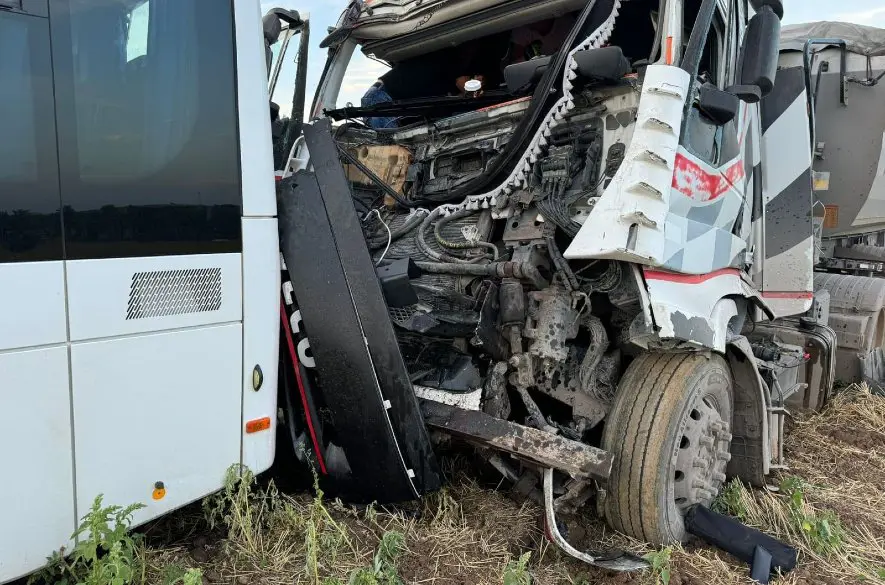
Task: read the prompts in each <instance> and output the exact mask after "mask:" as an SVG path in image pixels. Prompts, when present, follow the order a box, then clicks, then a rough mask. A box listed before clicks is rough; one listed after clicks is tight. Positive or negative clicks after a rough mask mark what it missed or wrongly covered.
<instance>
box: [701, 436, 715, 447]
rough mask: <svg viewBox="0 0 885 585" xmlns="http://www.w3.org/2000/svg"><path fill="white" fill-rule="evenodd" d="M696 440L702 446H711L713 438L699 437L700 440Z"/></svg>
mask: <svg viewBox="0 0 885 585" xmlns="http://www.w3.org/2000/svg"><path fill="white" fill-rule="evenodd" d="M698 442H699V443H700V444H701V445H703V446H704V447H710V448H712V447H713V439H712V438H711V437H701V440H700V441H698Z"/></svg>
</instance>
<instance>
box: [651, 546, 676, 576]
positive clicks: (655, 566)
mask: <svg viewBox="0 0 885 585" xmlns="http://www.w3.org/2000/svg"><path fill="white" fill-rule="evenodd" d="M672 555H673V549H672V548H670V547H666V548H662V549H661V550H659V551H655V552H651V553H648V554H647V555H645V557H644V558H645V560H647V561H648V562H649V564H651V574H652V576H653V577H654V580H655V585H670V572H671V571H670V557H671V556H672Z"/></svg>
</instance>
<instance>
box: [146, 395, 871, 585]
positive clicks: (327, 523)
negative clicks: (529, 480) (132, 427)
mask: <svg viewBox="0 0 885 585" xmlns="http://www.w3.org/2000/svg"><path fill="white" fill-rule="evenodd" d="M786 452H787V456H788V461H789V463H790V465H791V467H792V469H791V470H789V471H787V472H784V473H782V474H781V475H779V476H777V477H774V478H772V483H773V484H776V485H778V486H780V489H771V490H751V489H748V488H746V487H744V486H743V485H740V484H739V483H737V482H734V483H732V484H730V485H729V487H728V489H727V490H726V491H725V493H724V494H723V495H722V496H721V497H720V500H719V501H718V502H717V506H719V507H720V508H721V509H723V510H727V511H728V512H729V513H731V514H732V515H735V516H737V517H739V518H740V519H741V520H743V521H744V522H746V523H747V524H749V525H751V526H754V527H757V528H760V529H762V530H764V531H766V532H767V533H769V534H771V535H773V536H776V537H778V538H781V539H783V540H785V541H787V542H789V543H790V544H792V545H794V546H796V547H797V548H798V549H799V551H800V557H799V566H798V568H797V569H796V570H795V571H793V572H792V573H790V574H789V575H786V576H784V577H781V578H779V579H778V580H777V581H776V582H778V583H782V584H784V585H800V584H812V583H813V584H820V583H823V584H826V585H833V584H836V583H865V584H874V585H875V584H879V585H885V398H882V397H877V396H873V395H871V394H870V393H869V391H868V390H867V389H865V388H858V387H852V388H849V389H847V390H845V391H843V392H842V393H841V394H839V395H838V396H837V397H836V398H835V399H834V401H833V402H832V403H831V404H830V406H829V407H828V408H827V409H826V410H825V412H823V413H819V414H816V415H813V416H809V417H806V418H801V419H799V420H797V421H796V422H795V423H794V424H793V425H792V429H791V432H790V435H789V437H788V441H787V445H786ZM447 465H448V467H449V469H448V472H449V475H450V478H451V480H450V483H449V485H448V486H447V487H446V488H445V489H443V490H442V491H441V492H439V493H437V494H432V495H430V496H428V497H426V498H425V500H424V501H423V502H422V503H421V504H418V505H415V506H414V507H407V508H403V509H399V510H384V509H381V508H375V507H368V508H365V507H364V508H354V507H348V506H345V505H343V504H340V503H338V502H335V501H330V500H329V499H324V498H321V497H312V496H307V495H288V494H284V493H281V492H280V491H279V490H277V489H276V488H275V486H274V485H273V484H272V483H268V482H266V481H264V482H262V481H257V482H255V483H254V484H252V485H251V486H248V485H246V486H244V485H240V486H234V485H231V486H229V487H228V488H227V489H226V490H225V491H224V492H223V493H222V494H220V495H219V496H215V497H213V498H210V499H207V500H206V501H205V502H204V504H203V506H202V507H201V506H192V507H190V508H188V509H186V510H183V511H181V512H179V513H177V514H174V515H172V516H171V517H168V518H166V519H164V520H162V521H159V522H158V523H155V524H153V525H150V526H149V527H147V529H146V531H145V534H146V539H145V545H144V546H143V547H142V549H141V553H140V554H141V560H142V562H143V567H144V571H143V574H142V575H143V576H142V581H143V582H147V583H158V584H162V583H164V582H165V583H167V585H168V582H169V578H168V576H169V575H170V574H175V573H176V572H179V571H180V569H182V568H199V569H200V570H201V571H202V575H203V577H202V578H203V583H204V585H207V584H210V583H224V584H228V583H229V584H236V585H249V584H254V585H259V584H261V585H276V584H280V585H282V584H286V585H292V584H302V583H304V584H311V585H345V584H347V585H350V584H353V585H371V584H380V585H394V584H396V583H405V584H409V585H419V584H421V585H424V584H427V585H484V584H498V585H500V584H502V583H503V585H528V583H535V584H537V585H565V584H584V585H590V584H595V583H602V584H637V585H640V584H657V583H662V584H666V583H667V581H669V584H670V585H689V584H691V585H702V584H703V585H709V584H732V583H733V584H738V583H750V581H749V578H748V568H747V567H746V566H744V565H742V564H741V563H739V562H738V561H737V560H736V559H733V558H731V557H730V556H728V555H727V554H725V553H723V552H721V551H718V550H714V549H711V548H709V547H705V546H701V545H698V544H695V545H689V546H687V547H685V548H678V547H677V548H674V549H665V550H663V551H653V550H651V549H649V548H648V547H646V546H644V545H642V544H641V543H636V542H631V541H629V540H628V539H626V538H625V537H623V536H620V535H617V534H614V533H612V532H611V531H610V530H608V529H607V528H606V527H605V526H604V525H603V524H602V523H601V522H600V521H598V520H596V519H594V518H592V517H590V516H589V514H588V517H586V518H579V519H572V520H571V521H569V522H568V531H569V539H570V540H571V541H572V542H573V543H574V544H576V545H584V546H589V545H592V546H594V547H596V548H604V547H606V546H609V547H614V546H618V547H624V548H627V549H629V550H632V551H634V552H636V553H638V554H641V555H646V554H651V555H653V558H654V559H655V560H656V561H657V563H656V564H657V565H658V569H657V570H653V571H645V572H642V573H632V574H617V573H611V572H607V571H601V570H598V569H595V568H593V567H588V566H587V565H584V564H582V563H580V562H577V561H574V560H572V559H570V558H568V557H566V556H565V555H564V554H562V553H561V552H560V551H559V550H558V549H556V548H555V547H553V546H552V545H550V544H549V543H548V542H547V541H546V539H545V538H544V536H543V533H542V531H541V524H540V518H541V509H540V507H539V506H537V505H536V504H535V503H531V502H525V501H521V500H519V499H517V498H515V497H513V496H512V495H511V494H510V492H509V486H506V485H503V484H502V485H498V486H493V487H491V488H490V487H489V486H485V485H480V484H479V483H478V482H477V481H476V480H475V479H473V478H472V477H471V476H470V475H468V474H467V473H466V472H465V471H464V468H465V467H466V466H465V464H464V461H463V460H459V459H457V458H456V459H455V460H450V461H449V462H448V463H447ZM665 578H668V579H665Z"/></svg>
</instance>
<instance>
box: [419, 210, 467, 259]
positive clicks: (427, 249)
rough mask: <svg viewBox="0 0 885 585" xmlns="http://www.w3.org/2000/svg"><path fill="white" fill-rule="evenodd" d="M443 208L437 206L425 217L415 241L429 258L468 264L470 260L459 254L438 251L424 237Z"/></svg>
mask: <svg viewBox="0 0 885 585" xmlns="http://www.w3.org/2000/svg"><path fill="white" fill-rule="evenodd" d="M442 211H443V208H442V207H437V208H436V209H434V210H433V211H431V212H430V213H429V214H428V215H427V217H425V218H424V221H422V222H421V225H420V226H419V227H418V235H417V237H416V238H415V243H416V244H417V245H418V249H419V250H421V252H422V253H423V254H424V255H425V256H428V257H429V258H433V259H434V260H436V261H437V262H451V263H454V264H468V263H469V262H470V261H469V260H466V259H464V258H460V257H458V256H454V255H452V254H447V253H445V252H442V253H440V252H437V251H436V250H434V249H433V248H431V247H430V245H429V244H428V243H427V240H426V239H425V238H424V234H425V233H426V232H427V228H429V227H430V224H431V223H433V220H435V219H436V218H437V217H439V215H440V214H441V213H442Z"/></svg>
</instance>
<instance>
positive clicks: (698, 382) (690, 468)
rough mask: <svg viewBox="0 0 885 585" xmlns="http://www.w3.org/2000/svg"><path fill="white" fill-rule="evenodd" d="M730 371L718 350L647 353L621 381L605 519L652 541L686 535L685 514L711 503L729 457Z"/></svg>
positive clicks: (608, 438) (610, 431)
mask: <svg viewBox="0 0 885 585" xmlns="http://www.w3.org/2000/svg"><path fill="white" fill-rule="evenodd" d="M732 412H733V396H732V376H731V371H730V370H729V367H728V364H727V362H726V361H725V359H723V358H722V357H721V356H719V355H716V354H712V355H711V354H701V353H645V354H642V355H640V356H639V357H637V358H636V359H635V360H633V363H631V364H630V367H629V368H627V372H626V373H625V374H624V377H623V378H622V379H621V382H620V384H619V385H618V392H617V395H616V398H615V403H614V405H613V407H612V410H611V412H610V413H609V415H608V419H607V420H606V423H605V433H604V435H603V447H604V448H605V449H606V450H608V451H609V452H611V453H612V454H613V455H614V465H613V467H612V473H611V476H610V477H609V481H608V485H607V488H606V492H605V498H604V502H603V510H604V514H605V518H606V520H607V521H608V523H609V524H610V525H611V526H612V527H613V528H614V529H615V530H618V531H620V532H623V533H625V534H627V535H629V536H632V537H633V538H637V539H639V540H642V541H644V542H649V543H652V544H669V543H672V542H680V541H685V540H686V538H687V533H686V530H685V525H684V523H683V514H684V513H685V511H686V510H687V509H688V508H689V507H690V506H692V505H693V504H699V503H700V504H705V505H709V504H710V503H711V502H712V500H713V498H714V497H715V496H716V494H718V492H719V489H720V488H721V487H722V484H723V482H724V481H725V467H726V465H727V464H728V461H729V459H730V458H731V456H730V454H729V446H730V444H731V421H732Z"/></svg>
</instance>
